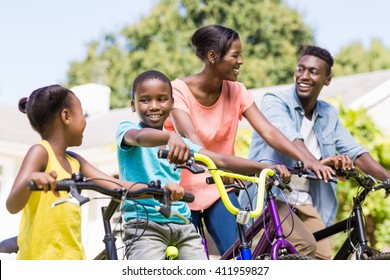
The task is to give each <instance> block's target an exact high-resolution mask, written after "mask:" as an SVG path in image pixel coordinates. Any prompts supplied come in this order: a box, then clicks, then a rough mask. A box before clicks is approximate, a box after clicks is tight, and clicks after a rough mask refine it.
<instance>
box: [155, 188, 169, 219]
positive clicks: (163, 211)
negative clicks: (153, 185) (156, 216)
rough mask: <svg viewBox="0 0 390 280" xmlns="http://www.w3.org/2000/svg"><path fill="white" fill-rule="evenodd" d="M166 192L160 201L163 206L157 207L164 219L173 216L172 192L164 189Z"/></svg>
mask: <svg viewBox="0 0 390 280" xmlns="http://www.w3.org/2000/svg"><path fill="white" fill-rule="evenodd" d="M162 190H163V191H164V193H163V195H162V196H161V198H159V199H158V200H159V201H160V203H161V206H156V210H157V211H158V212H160V213H161V214H162V215H163V216H164V217H166V218H169V217H170V216H171V205H172V203H171V199H170V192H169V191H168V190H167V189H162Z"/></svg>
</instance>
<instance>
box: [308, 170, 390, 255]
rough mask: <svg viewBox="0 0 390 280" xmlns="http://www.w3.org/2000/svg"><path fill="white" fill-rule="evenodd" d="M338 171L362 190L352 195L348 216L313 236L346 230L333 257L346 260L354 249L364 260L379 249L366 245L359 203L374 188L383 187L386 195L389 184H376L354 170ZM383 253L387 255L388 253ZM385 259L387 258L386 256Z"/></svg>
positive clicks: (322, 235)
mask: <svg viewBox="0 0 390 280" xmlns="http://www.w3.org/2000/svg"><path fill="white" fill-rule="evenodd" d="M338 172H340V174H339V175H341V176H345V177H346V178H347V179H349V178H353V179H355V180H356V181H357V182H358V184H359V186H360V187H362V188H363V190H361V191H360V192H359V193H358V194H357V195H356V196H354V197H353V208H352V213H351V216H350V217H349V218H347V219H344V220H342V221H340V222H338V223H336V224H334V225H331V226H329V227H327V228H324V229H322V230H319V231H317V232H315V233H314V237H315V239H316V240H317V241H319V240H322V239H325V238H328V237H331V236H333V235H335V234H338V233H342V232H348V236H347V238H346V240H345V241H344V243H343V245H342V246H341V247H340V249H339V250H338V252H337V253H336V255H335V256H334V259H335V260H347V259H349V258H350V256H351V255H352V254H353V253H354V252H355V251H356V259H357V260H365V259H368V258H370V257H373V256H374V255H376V254H378V252H379V251H378V250H376V249H373V248H371V247H370V246H369V245H368V238H367V234H366V226H365V221H364V213H363V209H362V206H361V205H362V204H363V202H364V201H365V199H366V197H367V195H368V194H369V193H370V192H373V191H376V190H380V189H385V191H386V195H385V197H386V196H387V195H388V194H389V193H390V184H389V182H386V183H385V182H383V183H381V184H377V183H376V181H375V180H374V178H372V177H371V176H369V175H367V176H362V175H361V174H360V173H359V172H358V171H356V170H351V171H348V170H340V171H338ZM351 229H352V230H351ZM384 254H386V256H387V254H388V253H384ZM385 259H388V257H386V258H385Z"/></svg>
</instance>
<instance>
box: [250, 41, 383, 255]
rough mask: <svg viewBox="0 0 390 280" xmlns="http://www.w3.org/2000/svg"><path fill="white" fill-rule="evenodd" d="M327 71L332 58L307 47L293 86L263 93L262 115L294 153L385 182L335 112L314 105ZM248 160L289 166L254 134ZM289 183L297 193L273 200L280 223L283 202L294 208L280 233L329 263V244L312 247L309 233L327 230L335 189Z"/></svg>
mask: <svg viewBox="0 0 390 280" xmlns="http://www.w3.org/2000/svg"><path fill="white" fill-rule="evenodd" d="M332 66H333V58H332V56H331V54H330V53H329V52H328V51H327V50H325V49H322V48H320V47H316V46H308V47H306V48H305V49H304V50H303V52H302V54H301V56H300V58H299V61H298V64H297V68H296V70H295V74H294V81H295V84H294V86H293V87H292V88H291V89H290V90H287V91H284V92H280V93H266V94H265V95H264V97H263V100H262V104H261V111H262V112H263V113H264V115H265V116H266V117H267V118H268V120H269V121H270V122H271V123H272V124H273V125H274V126H276V127H277V128H278V129H279V130H281V131H282V132H283V133H284V134H285V135H286V136H287V137H288V138H289V139H290V140H291V141H293V143H294V144H295V145H296V147H297V148H299V149H307V150H309V151H310V152H311V153H312V154H313V155H314V156H315V157H316V158H317V159H319V160H321V162H322V163H323V164H328V165H332V166H334V167H335V168H353V167H354V166H356V167H358V168H359V169H360V170H361V171H363V172H365V173H367V174H370V175H372V176H373V177H375V178H377V179H379V180H382V181H383V180H385V179H388V178H390V173H389V172H388V171H387V170H386V169H384V168H383V167H382V166H381V165H380V164H379V163H378V162H376V161H375V160H374V159H373V158H372V157H371V155H370V154H369V152H368V150H367V149H365V148H363V147H361V146H359V145H358V144H357V143H356V141H355V140H354V139H353V137H352V135H351V134H350V133H349V132H348V131H347V130H346V129H345V127H344V126H343V125H342V124H341V122H340V120H339V118H338V115H337V111H336V109H335V108H334V107H332V106H331V105H330V104H328V103H326V102H324V101H321V100H318V97H319V95H320V92H321V90H322V87H323V86H328V85H329V84H330V82H331V79H332V74H331V68H332ZM249 158H250V159H252V160H260V159H269V160H270V161H276V162H280V163H283V164H285V165H288V166H291V165H293V164H294V161H293V160H292V159H291V158H289V157H287V156H285V155H283V154H281V153H279V152H278V151H275V150H274V149H272V148H271V147H270V146H268V145H267V143H265V142H264V141H263V139H262V138H261V137H260V136H259V135H258V134H257V133H254V134H253V136H252V142H251V147H250V151H249ZM351 160H352V161H353V162H352V161H351ZM273 163H274V162H273ZM292 179H293V181H294V182H295V183H296V185H297V190H296V191H295V192H293V193H289V194H285V197H286V196H287V198H283V196H281V195H279V197H278V198H279V199H280V201H279V204H278V205H279V211H280V214H281V218H282V219H283V218H284V217H285V216H287V215H289V213H291V211H290V210H289V208H288V207H287V205H286V203H285V202H282V200H285V199H287V201H288V202H289V203H290V204H291V205H295V208H296V210H295V213H293V214H292V215H293V218H294V219H293V220H292V219H291V217H287V219H286V221H285V222H284V223H283V230H284V232H285V233H286V235H288V233H289V232H291V235H290V236H289V237H288V240H289V241H290V242H291V243H292V244H293V245H294V246H295V247H296V248H297V250H298V251H299V253H300V254H305V255H309V256H312V257H316V258H318V259H330V258H331V245H330V242H329V240H323V241H321V242H318V243H316V241H315V239H314V236H313V235H312V233H313V232H315V231H317V230H319V229H322V228H324V227H325V226H329V225H331V224H332V222H333V220H334V218H335V216H336V213H337V200H336V190H335V184H333V183H329V182H325V181H308V180H305V179H303V180H302V179H301V178H299V179H295V178H294V177H293V178H292ZM293 187H294V186H293ZM292 229H293V230H292Z"/></svg>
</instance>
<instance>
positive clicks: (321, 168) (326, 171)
mask: <svg viewBox="0 0 390 280" xmlns="http://www.w3.org/2000/svg"><path fill="white" fill-rule="evenodd" d="M305 167H306V168H308V169H311V170H312V171H313V172H314V173H315V174H316V175H317V177H318V178H319V179H321V180H324V182H325V183H328V180H329V179H332V177H334V176H335V174H336V172H335V171H334V170H333V168H331V167H330V166H327V165H324V164H321V163H320V162H319V161H317V162H311V163H308V164H306V163H305Z"/></svg>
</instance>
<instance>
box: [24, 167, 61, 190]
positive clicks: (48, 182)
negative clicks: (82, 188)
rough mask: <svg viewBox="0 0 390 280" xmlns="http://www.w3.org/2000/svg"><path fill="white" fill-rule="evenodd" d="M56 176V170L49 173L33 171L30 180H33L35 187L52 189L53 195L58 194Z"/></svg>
mask: <svg viewBox="0 0 390 280" xmlns="http://www.w3.org/2000/svg"><path fill="white" fill-rule="evenodd" d="M56 178H57V172H56V171H54V170H52V171H50V172H49V173H47V172H33V173H32V174H31V180H32V181H34V182H35V184H36V185H37V188H39V189H42V190H43V191H44V192H47V191H50V190H51V191H52V192H53V194H54V195H55V196H59V193H58V192H56V186H57V183H56Z"/></svg>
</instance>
